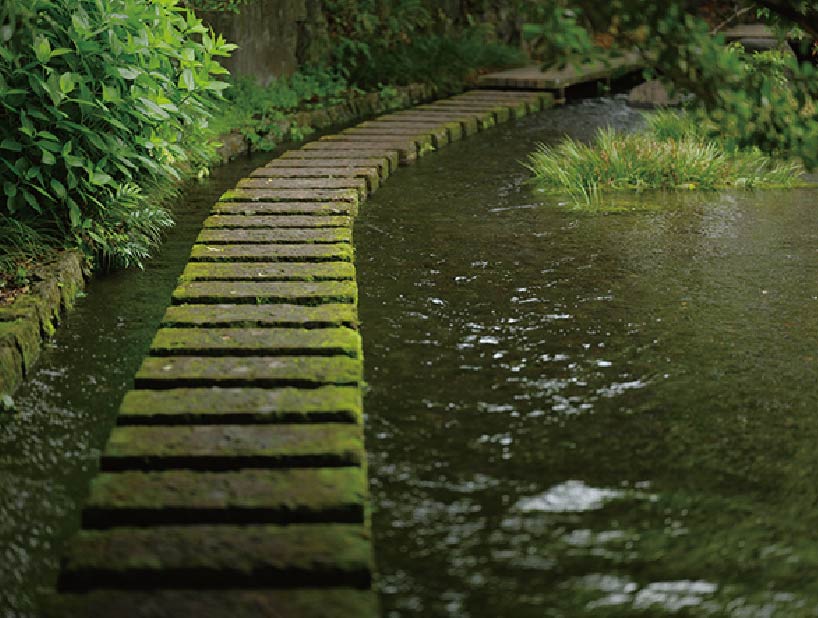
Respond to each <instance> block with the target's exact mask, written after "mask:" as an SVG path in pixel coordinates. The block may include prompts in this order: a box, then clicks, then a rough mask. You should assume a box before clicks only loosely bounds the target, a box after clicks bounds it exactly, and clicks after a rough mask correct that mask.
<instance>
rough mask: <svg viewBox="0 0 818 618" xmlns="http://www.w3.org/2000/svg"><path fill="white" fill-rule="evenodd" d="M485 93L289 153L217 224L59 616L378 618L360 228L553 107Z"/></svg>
mask: <svg viewBox="0 0 818 618" xmlns="http://www.w3.org/2000/svg"><path fill="white" fill-rule="evenodd" d="M552 102H553V97H552V95H550V94H547V93H534V92H523V91H502V90H499V91H497V90H492V91H473V92H468V93H466V94H463V95H459V96H456V97H452V98H450V99H446V100H442V101H437V102H436V103H433V104H430V105H421V106H419V107H416V108H414V109H411V110H407V111H400V112H395V113H391V114H388V115H385V116H381V117H379V118H376V119H375V120H371V121H368V122H363V123H361V124H359V125H358V126H356V127H354V128H351V129H347V130H345V131H343V132H341V133H339V134H337V135H330V136H327V137H324V138H322V139H320V140H318V141H315V142H312V143H309V144H306V145H305V146H304V147H303V148H301V149H299V150H293V151H290V152H287V153H285V154H284V155H283V156H281V157H280V158H278V159H276V160H274V161H271V162H270V163H268V164H267V165H265V166H264V167H261V168H259V169H257V170H256V171H254V172H253V173H252V174H251V176H250V177H248V178H245V179H244V180H241V181H240V182H239V183H238V186H237V187H236V188H235V190H233V191H230V192H228V193H226V194H225V195H224V196H222V198H221V199H220V200H219V201H218V203H216V205H215V206H214V207H213V209H212V212H211V214H210V216H209V217H208V219H207V220H206V221H205V223H204V229H203V230H202V232H201V234H200V235H199V237H198V240H197V241H196V244H195V246H194V247H193V250H192V253H191V256H190V261H189V263H188V264H187V267H186V268H185V270H184V273H183V274H182V276H181V278H180V281H179V285H178V287H177V288H176V290H175V291H174V293H173V300H172V306H171V307H170V308H169V309H168V310H167V312H166V314H165V315H164V318H163V320H162V324H161V328H160V329H159V331H158V332H157V333H156V337H155V338H154V340H153V343H152V345H151V349H150V354H149V356H148V357H147V358H146V359H145V360H144V362H143V364H142V366H141V368H140V369H139V372H138V373H137V375H136V380H135V387H134V390H132V391H130V392H129V393H128V394H127V395H126V396H125V399H124V401H123V403H122V407H121V409H120V412H119V416H118V419H117V426H116V428H115V429H114V430H113V433H112V434H111V437H110V440H109V441H108V444H107V446H106V447H105V449H104V451H103V453H102V455H101V458H100V471H99V474H98V475H97V476H96V478H95V479H94V480H93V482H92V483H91V487H90V495H89V497H88V500H87V503H86V505H85V508H84V510H83V512H82V528H81V530H80V531H79V532H78V533H77V534H76V535H75V536H74V537H73V538H72V539H71V540H70V541H69V542H68V544H67V546H66V547H65V551H64V558H63V561H62V566H61V572H60V575H59V582H58V593H57V594H53V595H50V596H49V597H48V598H47V599H46V600H45V601H44V612H43V613H44V615H45V616H48V617H51V618H165V617H168V618H171V617H172V618H185V617H197V618H198V617H203V618H205V617H206V618H221V617H226V618H251V617H252V618H368V617H374V616H376V615H377V601H376V595H375V594H374V593H373V592H372V590H371V583H372V578H373V566H372V546H371V540H370V526H369V513H368V503H367V477H366V457H365V451H364V441H363V421H362V418H363V417H362V409H361V394H362V393H361V391H362V377H363V365H362V362H363V359H362V354H361V340H360V336H359V334H358V330H357V325H358V321H357V311H356V303H357V289H356V282H355V267H354V260H353V257H354V250H353V245H352V224H353V219H354V217H355V215H356V213H357V211H358V208H359V206H360V204H361V203H362V202H363V201H364V200H365V199H366V196H367V194H368V193H371V192H373V191H375V190H376V189H377V188H378V186H379V185H380V183H382V182H383V181H385V180H386V179H387V178H388V177H389V175H390V174H391V173H392V172H393V171H394V170H395V169H396V168H397V166H398V165H409V164H411V163H413V162H414V161H415V160H416V159H417V158H418V157H422V156H424V155H425V154H427V153H430V152H432V151H434V150H436V149H439V148H442V147H444V146H446V145H447V144H448V143H450V142H452V141H455V140H459V139H461V138H462V137H464V136H468V135H471V134H473V133H476V132H478V131H481V130H483V129H487V128H489V127H492V126H494V125H495V124H497V123H501V122H505V121H508V120H510V119H512V118H519V117H521V116H524V115H525V114H528V113H530V112H536V111H539V110H541V109H543V108H544V107H547V106H549V105H551V103H552Z"/></svg>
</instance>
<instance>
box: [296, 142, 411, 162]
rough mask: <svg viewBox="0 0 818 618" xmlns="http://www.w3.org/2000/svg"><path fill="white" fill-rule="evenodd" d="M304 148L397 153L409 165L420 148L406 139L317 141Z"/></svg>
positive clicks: (327, 150) (315, 150) (318, 150)
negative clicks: (385, 140)
mask: <svg viewBox="0 0 818 618" xmlns="http://www.w3.org/2000/svg"><path fill="white" fill-rule="evenodd" d="M302 150H306V151H314V152H331V151H338V152H366V153H370V154H386V153H389V152H393V153H397V155H398V162H399V163H400V164H401V165H407V164H409V163H411V162H413V161H415V160H416V159H417V156H418V149H417V146H415V144H414V142H406V141H394V142H392V141H387V142H377V141H364V142H357V141H317V142H310V143H309V144H305V145H304V147H303V148H302Z"/></svg>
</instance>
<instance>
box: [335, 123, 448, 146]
mask: <svg viewBox="0 0 818 618" xmlns="http://www.w3.org/2000/svg"><path fill="white" fill-rule="evenodd" d="M342 135H346V136H349V137H354V138H355V139H387V138H393V139H394V138H395V137H396V136H398V137H401V138H403V137H412V138H415V140H416V143H417V144H418V147H419V148H428V147H433V148H442V147H443V146H445V145H447V144H448V143H449V132H448V131H447V130H446V127H444V126H441V125H438V126H436V127H435V128H420V127H404V126H396V125H394V124H393V125H391V126H390V125H389V124H387V123H381V124H369V125H366V126H364V125H358V126H357V127H352V128H351V129H346V130H345V131H343V133H342ZM421 140H422V141H421Z"/></svg>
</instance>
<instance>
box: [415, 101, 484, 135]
mask: <svg viewBox="0 0 818 618" xmlns="http://www.w3.org/2000/svg"><path fill="white" fill-rule="evenodd" d="M414 109H416V110H417V111H418V112H423V113H425V114H430V115H434V114H440V115H441V116H443V117H445V118H451V117H455V118H456V117H457V116H458V115H459V114H462V115H466V116H471V117H472V118H475V119H476V120H477V124H478V126H479V127H480V128H481V129H490V128H491V127H493V126H495V125H496V124H497V119H496V117H495V115H494V113H493V112H488V111H477V110H473V109H463V108H460V109H458V108H455V107H444V106H436V105H421V106H420V107H416V108H414ZM412 111H414V110H412Z"/></svg>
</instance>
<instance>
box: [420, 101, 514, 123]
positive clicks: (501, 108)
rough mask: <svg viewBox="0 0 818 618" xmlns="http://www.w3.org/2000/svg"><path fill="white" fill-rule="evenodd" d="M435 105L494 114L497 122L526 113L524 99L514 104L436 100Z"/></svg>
mask: <svg viewBox="0 0 818 618" xmlns="http://www.w3.org/2000/svg"><path fill="white" fill-rule="evenodd" d="M435 106H437V107H440V108H441V109H457V110H467V111H476V112H488V113H490V114H494V118H495V120H496V121H497V122H508V121H509V120H510V119H511V118H522V117H523V116H526V115H527V114H528V106H527V105H526V103H525V101H518V102H516V103H514V104H510V103H504V102H498V101H488V102H486V101H471V102H470V101H438V102H437V103H435Z"/></svg>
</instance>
